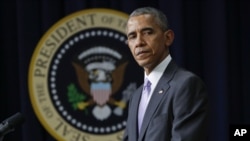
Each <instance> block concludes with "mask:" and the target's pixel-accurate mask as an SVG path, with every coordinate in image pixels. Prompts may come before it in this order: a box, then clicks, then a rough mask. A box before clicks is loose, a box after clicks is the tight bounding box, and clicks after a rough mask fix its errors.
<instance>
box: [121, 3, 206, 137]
mask: <svg viewBox="0 0 250 141" xmlns="http://www.w3.org/2000/svg"><path fill="white" fill-rule="evenodd" d="M126 32H127V38H128V40H127V43H128V46H129V48H130V51H131V53H132V55H133V57H134V59H135V60H136V62H137V63H138V64H139V66H141V67H142V68H143V69H144V77H145V81H144V82H145V83H146V82H147V84H144V85H142V86H141V87H139V88H138V89H137V91H136V92H135V93H134V94H133V95H132V96H131V99H130V101H129V112H128V120H127V127H126V129H125V133H124V139H123V140H124V141H205V140H206V138H207V127H208V118H207V117H208V98H207V92H206V89H205V86H204V84H203V82H202V81H201V79H200V78H199V77H198V76H196V75H195V74H193V73H191V72H189V71H186V70H184V69H182V68H180V67H178V66H177V65H176V64H175V63H174V61H173V60H172V58H171V55H170V53H169V47H170V46H171V44H172V42H173V40H174V32H173V31H172V30H171V29H169V27H168V22H167V18H166V16H165V15H164V14H163V13H162V12H161V11H159V10H157V9H155V8H151V7H144V8H139V9H136V10H135V11H134V12H132V13H131V15H130V16H129V19H128V22H127V29H126Z"/></svg>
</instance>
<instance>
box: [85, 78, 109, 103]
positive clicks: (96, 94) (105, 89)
mask: <svg viewBox="0 0 250 141" xmlns="http://www.w3.org/2000/svg"><path fill="white" fill-rule="evenodd" d="M90 89H91V95H92V96H93V99H94V101H95V102H96V103H97V104H98V105H100V106H103V105H104V104H106V103H107V101H108V100H109V97H110V95H111V84H110V83H109V82H92V83H91V85H90Z"/></svg>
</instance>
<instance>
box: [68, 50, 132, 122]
mask: <svg viewBox="0 0 250 141" xmlns="http://www.w3.org/2000/svg"><path fill="white" fill-rule="evenodd" d="M91 50H92V51H91V52H93V53H94V54H98V55H100V56H102V57H100V56H99V57H93V56H92V59H90V58H88V57H89V56H90V54H88V53H87V54H86V53H85V55H83V56H81V57H82V58H84V57H86V58H88V59H89V60H91V61H89V62H88V63H86V64H85V65H83V64H82V63H79V62H73V63H72V65H73V67H74V70H75V73H76V77H77V81H78V84H79V86H80V88H81V90H82V91H83V92H84V93H85V94H86V95H88V97H90V98H89V99H88V100H86V98H85V97H86V95H85V97H84V96H83V94H78V97H79V98H78V100H77V101H74V102H72V100H71V102H72V104H74V105H75V108H76V109H78V110H85V109H86V108H87V107H89V106H94V108H93V110H92V114H93V115H94V117H95V118H96V119H98V120H101V121H102V120H105V119H107V118H108V117H109V116H110V115H111V113H112V110H111V108H110V105H112V106H115V107H116V109H115V110H114V111H113V112H114V114H115V115H117V116H119V115H120V116H121V115H122V114H123V109H124V108H125V107H126V103H127V101H128V97H129V95H128V93H126V91H130V90H131V88H132V89H133V90H134V89H135V88H136V86H133V85H130V86H128V87H127V90H125V91H123V97H122V98H121V100H116V99H115V98H114V97H113V96H114V95H115V94H116V93H117V92H118V90H119V89H120V88H121V85H122V83H123V79H124V72H125V69H126V66H127V64H128V62H127V61H126V62H123V63H120V64H119V65H117V66H116V65H115V63H114V59H111V58H109V59H108V58H107V56H106V57H104V56H103V54H105V53H106V54H107V53H108V54H109V55H110V53H114V51H112V52H111V51H110V49H109V48H105V47H96V48H92V49H91ZM87 52H88V51H87ZM98 52H100V54H99V53H98ZM101 53H102V55H101ZM82 58H81V59H82ZM93 58H95V59H93ZM93 60H94V61H93ZM129 93H131V92H129Z"/></svg>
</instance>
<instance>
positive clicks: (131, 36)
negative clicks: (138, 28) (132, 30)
mask: <svg viewBox="0 0 250 141" xmlns="http://www.w3.org/2000/svg"><path fill="white" fill-rule="evenodd" d="M135 38H136V36H135V35H130V36H128V40H132V39H135Z"/></svg>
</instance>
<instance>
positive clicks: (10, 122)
mask: <svg viewBox="0 0 250 141" xmlns="http://www.w3.org/2000/svg"><path fill="white" fill-rule="evenodd" d="M23 122H24V117H23V115H22V114H21V113H16V114H14V115H12V116H11V117H9V118H7V119H5V120H4V121H3V122H2V123H1V124H0V138H1V137H3V136H4V135H6V134H8V133H9V132H12V131H14V130H15V127H16V126H18V125H20V124H22V123H23Z"/></svg>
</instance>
